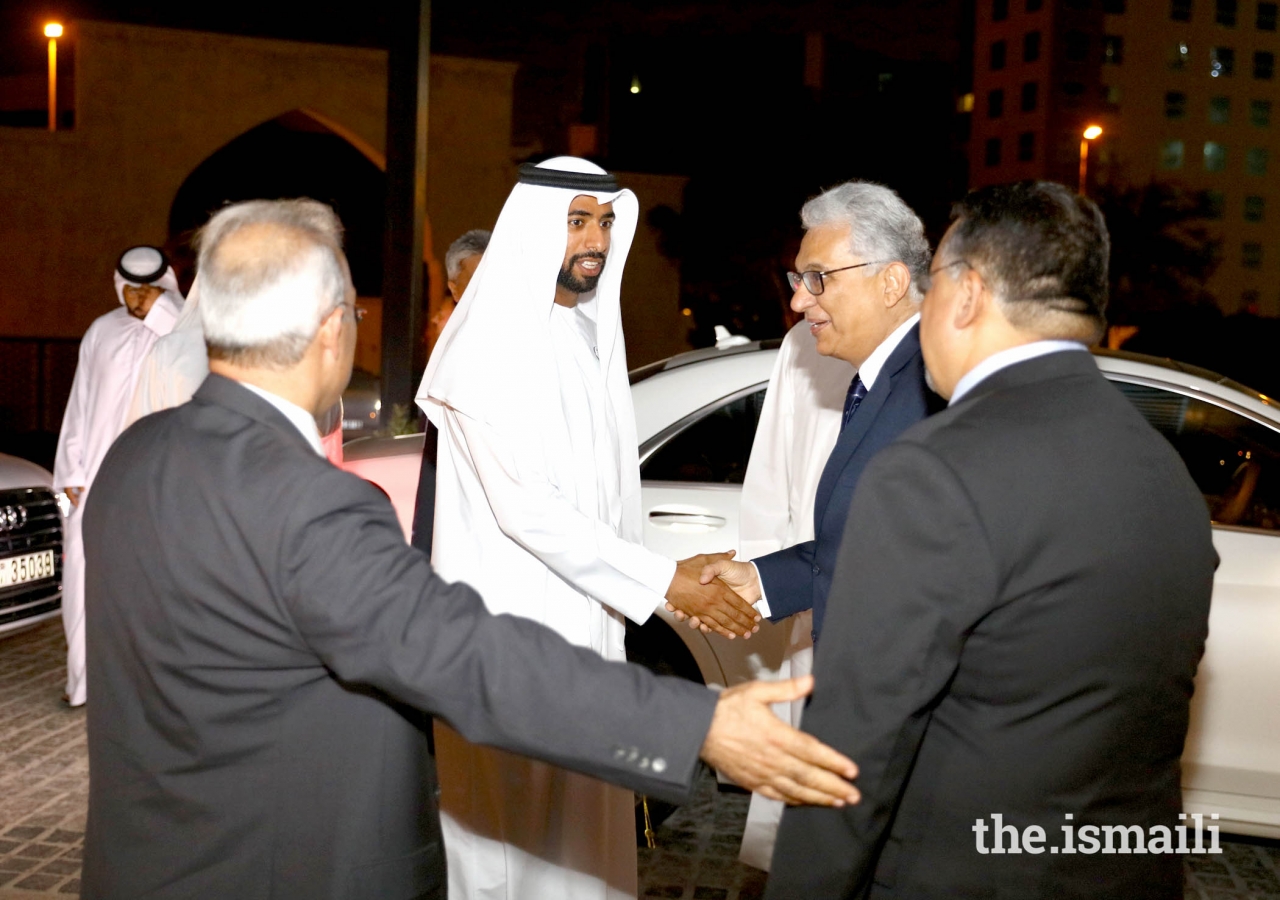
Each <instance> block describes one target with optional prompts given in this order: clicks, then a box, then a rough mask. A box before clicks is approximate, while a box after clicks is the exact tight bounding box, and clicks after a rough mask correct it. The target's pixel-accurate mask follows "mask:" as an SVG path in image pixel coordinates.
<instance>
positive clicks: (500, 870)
mask: <svg viewBox="0 0 1280 900" xmlns="http://www.w3.org/2000/svg"><path fill="white" fill-rule="evenodd" d="M638 214H639V213H638V204H637V202H636V198H635V195H634V194H632V193H631V192H630V191H626V190H621V191H620V190H618V187H617V184H616V182H615V181H614V179H613V177H612V176H610V175H608V174H607V173H605V172H604V170H602V169H600V168H599V167H597V166H595V165H593V164H591V163H588V162H586V161H585V160H580V159H575V158H571V157H559V158H556V159H552V160H548V161H547V162H545V163H542V164H541V165H539V166H536V167H535V166H531V165H527V164H526V165H525V166H522V167H521V170H520V183H519V184H517V185H516V186H515V188H514V189H513V190H512V192H511V196H510V197H509V198H508V200H507V202H506V205H505V206H504V207H503V210H502V214H501V215H500V216H499V218H498V222H497V225H496V226H495V228H494V231H493V236H492V238H491V241H490V243H489V247H488V249H487V250H486V251H485V254H484V257H483V259H482V260H481V262H480V265H479V268H478V269H477V270H476V273H475V275H474V277H473V278H472V281H471V284H470V285H469V287H468V288H467V290H466V292H465V293H464V295H463V297H462V301H461V303H460V304H459V305H458V308H457V310H456V311H455V312H454V314H453V316H452V317H451V318H450V320H449V324H448V326H447V327H446V329H445V332H444V334H443V335H442V336H441V343H440V346H439V347H438V348H437V349H436V352H435V353H434V354H433V355H432V358H431V362H430V364H429V365H428V367H427V372H426V376H425V377H424V379H423V383H422V388H421V389H420V391H419V393H418V403H419V404H420V405H421V406H422V408H423V409H424V410H425V411H426V413H427V415H428V416H429V417H430V418H431V420H432V421H433V422H434V423H435V424H436V426H437V427H438V428H439V431H440V440H439V455H438V473H437V477H436V485H437V487H436V491H437V496H436V506H435V509H436V513H435V527H434V544H433V547H432V564H433V566H435V568H436V569H437V571H438V572H439V573H440V574H441V575H442V576H443V577H445V578H446V579H448V580H451V581H465V582H467V583H468V584H470V585H472V586H473V587H475V588H476V589H477V590H478V591H479V592H480V593H481V594H482V595H483V596H484V598H485V602H486V604H487V605H488V606H489V608H490V609H491V610H492V611H493V612H504V613H512V614H516V615H520V616H525V617H527V618H532V619H536V620H537V621H540V622H542V623H543V624H545V625H548V626H550V627H551V628H553V629H555V630H556V631H558V632H559V633H560V634H561V635H563V636H564V637H565V638H567V639H568V640H569V641H571V642H573V643H575V644H578V645H580V646H585V647H590V648H592V649H593V650H595V651H596V652H598V653H600V654H601V655H602V656H604V657H605V658H607V659H617V660H620V659H624V658H625V655H626V654H625V650H624V647H623V638H624V622H623V616H626V617H627V618H630V619H632V620H633V621H635V622H644V621H645V620H646V619H647V618H648V617H649V616H650V615H651V614H652V613H653V612H654V611H655V609H657V608H658V607H659V606H660V605H662V604H663V603H669V604H671V605H672V606H674V607H675V608H676V609H680V610H682V611H684V612H686V613H690V611H691V610H693V609H703V610H706V612H707V618H704V619H703V621H704V622H707V623H709V624H712V625H713V626H714V627H715V628H716V630H718V631H720V632H722V633H724V634H726V635H731V634H735V633H736V634H739V635H742V636H744V637H746V636H749V635H750V634H751V633H752V631H753V630H755V628H756V627H757V626H756V624H755V623H756V621H758V616H757V614H756V613H755V611H754V610H753V609H752V608H751V607H750V606H747V605H746V604H745V602H743V601H740V600H739V598H737V597H736V595H733V594H732V592H729V591H726V590H724V589H723V588H724V586H723V585H722V584H720V583H719V582H713V583H711V584H709V585H702V586H699V585H698V583H697V582H698V577H699V575H700V573H701V568H702V567H701V562H700V560H701V559H704V558H695V559H693V560H686V561H684V562H683V563H680V564H677V563H676V562H675V561H674V560H671V559H667V558H665V557H662V556H660V555H658V554H655V553H652V552H650V551H648V550H646V549H645V548H644V547H643V546H641V544H640V525H641V523H640V474H639V464H638V457H637V440H636V430H635V416H634V411H633V409H632V405H631V394H630V386H629V384H628V380H627V366H626V353H625V350H624V348H623V339H622V319H621V306H620V301H619V295H620V287H621V282H622V270H623V264H624V263H625V261H626V256H627V251H628V249H629V248H630V246H631V240H632V237H633V235H634V234H635V229H636V224H637V219H638ZM566 224H567V228H568V238H567V243H566V232H565V228H566ZM699 587H709V588H713V589H714V590H713V591H712V592H709V593H700V592H699V590H698V588H699ZM690 614H691V613H690ZM436 731H437V740H436V750H437V764H438V767H439V772H440V783H441V786H442V791H443V792H442V795H441V802H440V806H441V811H442V813H443V816H442V818H443V825H444V829H443V830H444V837H445V847H446V850H447V853H448V871H449V892H450V897H451V900H464V898H465V900H490V898H503V900H507V898H526V897H527V898H551V897H554V898H557V900H606V898H608V900H613V898H627V897H635V894H636V849H635V848H636V834H635V818H634V802H635V801H634V798H633V796H632V794H631V793H630V792H627V791H624V790H619V789H618V788H614V787H611V786H608V785H606V784H604V783H602V782H599V781H596V780H594V779H591V778H586V777H583V776H579V775H576V774H572V773H569V772H566V771H563V770H560V769H556V768H554V767H552V766H549V765H546V764H543V763H537V762H533V761H530V760H526V759H523V758H520V757H516V756H512V755H510V754H506V753H503V752H500V751H497V750H491V749H487V748H481V747H477V746H474V745H470V744H467V743H466V742H465V741H463V740H462V739H461V738H460V737H459V736H457V735H456V734H455V733H453V732H452V731H450V730H449V729H448V728H447V727H442V726H440V725H437V728H436ZM642 764H643V763H642ZM652 765H654V766H658V765H663V766H665V762H664V761H663V760H660V759H655V760H653V761H652Z"/></svg>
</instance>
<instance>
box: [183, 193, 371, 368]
mask: <svg viewBox="0 0 1280 900" xmlns="http://www.w3.org/2000/svg"><path fill="white" fill-rule="evenodd" d="M197 240H198V246H199V250H200V259H199V272H200V316H201V321H202V324H203V326H204V334H205V341H206V343H207V344H208V346H209V356H210V358H211V359H221V360H226V361H227V362H231V363H234V364H236V365H240V366H254V367H275V368H288V367H290V366H293V365H296V364H297V363H298V362H299V361H300V360H301V359H302V357H303V354H304V353H305V352H306V350H307V347H308V345H309V344H310V343H311V341H312V339H313V338H314V337H315V335H316V331H317V330H318V328H319V327H320V323H321V321H322V320H323V319H324V318H325V317H326V316H327V315H329V314H330V313H332V312H333V311H334V310H335V309H337V308H338V307H339V306H341V305H342V304H343V302H344V301H345V299H346V296H347V293H348V291H349V289H350V277H349V275H348V272H347V266H346V261H345V259H344V258H343V256H342V250H341V240H342V226H341V224H340V223H339V222H338V218H337V216H335V215H334V213H333V210H332V209H330V208H329V207H328V206H325V205H324V204H323V203H317V202H316V201H314V200H251V201H249V202H246V203H237V204H234V205H232V206H228V207H226V208H225V209H223V210H220V211H219V212H218V213H217V214H215V215H214V216H213V218H212V219H210V220H209V223H208V225H206V226H205V227H204V229H202V230H201V232H200V235H199V237H198V239H197Z"/></svg>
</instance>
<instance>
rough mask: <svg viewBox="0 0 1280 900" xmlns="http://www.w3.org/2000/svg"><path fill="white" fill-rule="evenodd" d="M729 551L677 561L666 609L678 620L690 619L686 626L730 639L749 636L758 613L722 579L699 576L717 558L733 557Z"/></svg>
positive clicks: (757, 624)
mask: <svg viewBox="0 0 1280 900" xmlns="http://www.w3.org/2000/svg"><path fill="white" fill-rule="evenodd" d="M732 556H733V551H732V550H731V551H729V552H728V553H713V554H703V555H700V556H691V557H689V558H688V559H683V560H681V561H680V562H678V563H676V574H675V576H674V577H673V578H672V579H671V586H670V587H668V588H667V609H668V610H669V611H670V612H672V613H674V614H675V617H676V619H677V620H679V621H681V622H683V621H685V620H686V619H688V620H689V627H691V628H701V629H702V630H703V631H704V632H706V631H717V632H719V633H720V634H722V635H724V636H725V637H727V638H729V639H730V640H732V639H733V638H735V637H737V636H738V635H742V637H743V638H749V637H751V635H752V634H753V633H755V632H757V631H759V630H760V614H759V613H758V612H756V611H755V609H754V608H752V606H751V604H750V603H747V602H746V601H745V600H743V599H742V598H741V597H739V596H738V595H737V594H736V593H734V592H733V591H732V590H730V589H729V587H728V586H727V585H725V584H724V583H723V582H720V581H717V580H716V579H715V578H708V579H707V580H706V581H703V580H702V574H703V572H704V570H705V569H706V568H707V567H708V566H709V565H711V564H712V563H714V562H716V561H717V560H727V559H730V558H732Z"/></svg>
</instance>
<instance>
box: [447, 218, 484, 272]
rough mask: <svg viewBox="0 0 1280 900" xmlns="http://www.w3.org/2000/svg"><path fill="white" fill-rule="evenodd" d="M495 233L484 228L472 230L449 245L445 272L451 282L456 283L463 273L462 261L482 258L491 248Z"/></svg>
mask: <svg viewBox="0 0 1280 900" xmlns="http://www.w3.org/2000/svg"><path fill="white" fill-rule="evenodd" d="M492 235H493V233H492V232H490V231H486V230H485V229H483V228H472V229H471V230H470V231H468V232H467V233H466V234H464V235H462V237H460V238H458V239H457V240H456V241H454V242H453V243H452V244H450V245H449V249H448V251H447V252H446V253H445V255H444V270H445V272H446V273H448V275H449V280H450V281H454V280H456V279H457V277H458V275H459V274H461V272H462V261H463V260H464V259H466V258H467V257H468V256H480V255H481V254H483V253H484V251H485V250H487V249H488V247H489V238H490V237H492Z"/></svg>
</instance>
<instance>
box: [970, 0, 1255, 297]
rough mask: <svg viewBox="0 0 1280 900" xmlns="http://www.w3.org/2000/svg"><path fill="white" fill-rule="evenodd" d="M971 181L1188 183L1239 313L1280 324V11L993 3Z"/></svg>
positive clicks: (1216, 285) (1109, 2)
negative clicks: (1279, 133) (1097, 133)
mask: <svg viewBox="0 0 1280 900" xmlns="http://www.w3.org/2000/svg"><path fill="white" fill-rule="evenodd" d="M975 14H976V22H975V30H974V33H975V48H974V98H973V101H972V103H973V113H972V114H973V127H972V139H971V144H970V177H971V183H972V184H973V185H975V186H978V185H983V184H992V183H997V182H1002V181H1009V180H1013V179H1017V178H1052V179H1055V180H1058V181H1062V182H1064V183H1066V184H1073V185H1074V184H1076V183H1077V179H1078V176H1079V161H1080V143H1081V134H1082V131H1083V130H1084V128H1085V127H1086V126H1087V125H1089V124H1095V123H1096V124H1098V125H1100V126H1101V127H1102V129H1103V134H1102V136H1101V137H1100V138H1098V139H1097V140H1096V141H1095V142H1093V143H1092V144H1091V145H1090V147H1089V171H1088V187H1089V188H1090V189H1096V188H1097V187H1099V186H1101V185H1104V184H1109V185H1113V186H1116V187H1141V186H1143V185H1146V184H1149V183H1153V182H1155V183H1167V184H1174V185H1178V186H1180V187H1182V188H1184V189H1186V190H1187V191H1189V192H1194V193H1195V194H1198V195H1200V196H1201V197H1202V198H1203V209H1204V215H1205V221H1204V224H1205V226H1206V227H1207V228H1208V231H1209V233H1210V235H1211V237H1212V239H1213V240H1214V241H1215V242H1216V247H1217V252H1218V255H1219V263H1218V266H1217V268H1216V270H1215V272H1214V274H1213V275H1212V276H1211V278H1210V280H1209V282H1208V284H1207V285H1206V288H1207V289H1208V291H1209V292H1210V293H1211V294H1212V295H1213V296H1214V298H1215V299H1216V301H1217V302H1218V304H1219V306H1220V307H1222V309H1223V310H1224V311H1225V312H1228V313H1231V312H1236V311H1240V310H1251V311H1255V312H1258V313H1261V314H1263V315H1270V316H1276V315H1280V277H1278V276H1280V227H1278V226H1280V146H1277V145H1276V129H1277V127H1280V123H1277V122H1276V121H1275V120H1277V119H1280V102H1278V101H1280V96H1277V93H1278V91H1277V84H1278V82H1277V80H1276V78H1277V76H1276V71H1275V69H1276V56H1277V54H1280V34H1278V33H1277V3H1275V2H1269V0H979V2H978V3H977V5H976V10H975Z"/></svg>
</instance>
